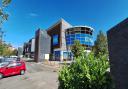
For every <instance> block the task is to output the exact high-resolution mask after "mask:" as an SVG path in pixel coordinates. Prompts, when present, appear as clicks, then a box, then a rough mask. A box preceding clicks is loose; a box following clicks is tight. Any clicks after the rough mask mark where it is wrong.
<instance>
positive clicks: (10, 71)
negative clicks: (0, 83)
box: [5, 62, 16, 76]
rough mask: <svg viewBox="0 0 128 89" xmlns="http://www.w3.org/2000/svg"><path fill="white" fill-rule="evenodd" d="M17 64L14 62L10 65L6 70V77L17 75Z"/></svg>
mask: <svg viewBox="0 0 128 89" xmlns="http://www.w3.org/2000/svg"><path fill="white" fill-rule="evenodd" d="M15 70H16V63H15V62H12V63H10V64H9V65H8V66H7V67H6V69H5V75H6V76H9V75H14V74H16V71H15Z"/></svg>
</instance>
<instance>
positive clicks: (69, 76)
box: [58, 43, 114, 89]
mask: <svg viewBox="0 0 128 89" xmlns="http://www.w3.org/2000/svg"><path fill="white" fill-rule="evenodd" d="M77 44H79V43H77ZM77 44H76V43H75V44H74V46H73V47H74V48H72V50H73V51H74V59H75V61H74V62H73V63H71V65H69V66H67V65H65V66H63V67H62V69H61V70H60V72H59V78H58V79H59V89H114V84H113V81H112V78H111V75H110V73H109V72H108V71H107V70H108V68H109V62H108V59H107V58H108V55H106V54H103V53H99V56H98V57H97V56H95V55H94V53H93V52H92V53H89V54H86V53H85V52H84V48H83V46H81V45H80V44H79V46H77V47H76V45H77ZM79 47H80V48H79ZM76 48H77V50H76ZM79 50H80V53H78V52H79ZM76 51H77V52H76ZM75 52H76V53H75ZM78 54H79V55H78Z"/></svg>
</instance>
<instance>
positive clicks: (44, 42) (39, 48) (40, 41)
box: [34, 29, 51, 62]
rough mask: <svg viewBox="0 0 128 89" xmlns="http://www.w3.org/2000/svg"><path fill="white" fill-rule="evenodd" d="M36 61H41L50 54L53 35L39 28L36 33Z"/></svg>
mask: <svg viewBox="0 0 128 89" xmlns="http://www.w3.org/2000/svg"><path fill="white" fill-rule="evenodd" d="M35 43H36V44H35V58H34V59H35V61H36V62H41V61H43V60H44V59H45V55H46V54H50V52H51V51H50V50H51V47H50V46H51V45H50V44H51V37H50V36H49V35H48V34H47V32H46V31H45V30H40V29H39V30H37V31H36V35H35Z"/></svg>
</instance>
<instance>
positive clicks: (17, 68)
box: [15, 62, 22, 74]
mask: <svg viewBox="0 0 128 89" xmlns="http://www.w3.org/2000/svg"><path fill="white" fill-rule="evenodd" d="M21 66H22V63H21V62H16V67H15V73H16V74H19V73H20V69H21Z"/></svg>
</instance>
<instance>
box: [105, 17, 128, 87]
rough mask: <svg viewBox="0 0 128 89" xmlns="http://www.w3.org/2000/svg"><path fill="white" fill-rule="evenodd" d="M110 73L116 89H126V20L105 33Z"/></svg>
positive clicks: (127, 80)
mask: <svg viewBox="0 0 128 89" xmlns="http://www.w3.org/2000/svg"><path fill="white" fill-rule="evenodd" d="M107 36H108V50H109V59H110V67H111V68H110V71H111V74H112V76H113V79H114V82H115V84H116V89H128V70H127V69H128V18H127V19H125V20H124V21H123V22H121V23H119V24H118V25H116V26H115V27H113V28H112V29H110V30H109V31H108V33H107Z"/></svg>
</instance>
